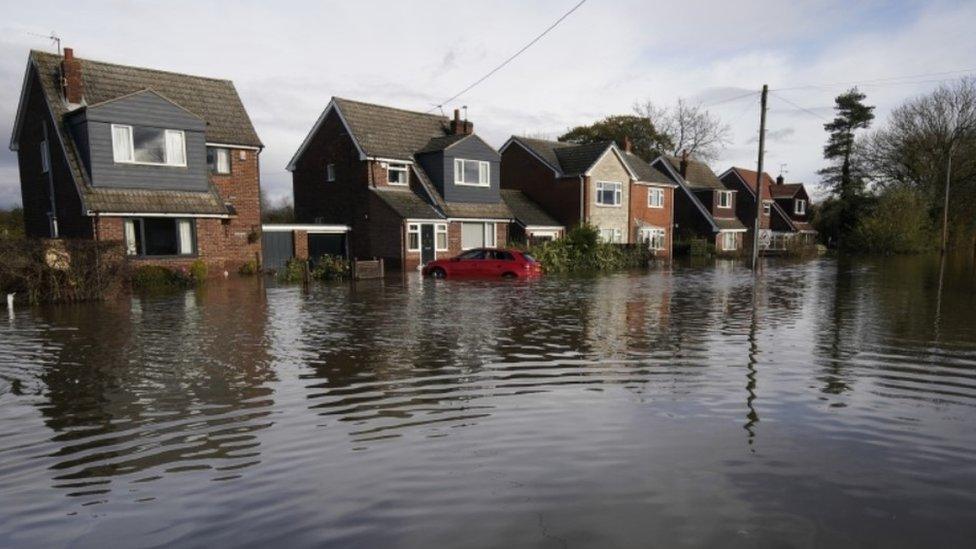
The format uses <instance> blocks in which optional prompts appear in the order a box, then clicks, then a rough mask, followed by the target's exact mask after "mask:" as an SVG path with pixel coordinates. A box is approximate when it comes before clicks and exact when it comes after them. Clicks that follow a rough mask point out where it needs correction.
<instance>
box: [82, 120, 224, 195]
mask: <svg viewBox="0 0 976 549" xmlns="http://www.w3.org/2000/svg"><path fill="white" fill-rule="evenodd" d="M174 129H178V128H174ZM184 135H185V139H186V167H176V166H147V165H143V164H117V163H116V162H115V157H114V155H113V153H112V125H111V124H109V123H106V122H89V123H88V137H89V142H90V144H91V149H90V150H91V152H90V158H91V177H92V185H93V186H95V187H116V188H126V189H160V190H179V191H206V190H208V189H209V188H210V183H209V175H208V173H207V145H206V140H205V139H204V135H203V132H199V131H186V130H184Z"/></svg>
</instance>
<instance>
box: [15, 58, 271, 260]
mask: <svg viewBox="0 0 976 549" xmlns="http://www.w3.org/2000/svg"><path fill="white" fill-rule="evenodd" d="M10 148H11V149H12V150H14V151H17V158H18V164H19V167H20V183H21V194H22V197H23V205H24V217H25V225H26V231H27V234H28V235H29V236H32V237H44V238H59V237H60V238H83V239H94V240H102V241H122V242H124V244H125V250H126V253H127V254H128V255H129V256H130V257H131V258H132V259H133V260H134V261H139V262H142V263H150V262H151V263H154V264H161V265H166V266H171V267H179V266H184V267H185V266H187V265H189V263H191V262H192V261H194V260H196V259H198V258H199V259H203V260H204V261H206V263H207V264H208V265H209V266H210V267H215V268H217V269H236V268H237V267H239V266H240V265H242V264H243V263H245V262H248V261H252V260H256V259H260V254H261V241H260V231H261V212H260V181H259V175H258V154H259V153H260V151H261V148H262V145H261V141H260V139H258V136H257V134H256V133H255V131H254V126H253V125H252V124H251V120H250V118H248V115H247V111H245V109H244V106H243V104H242V103H241V99H240V97H239V96H238V95H237V90H235V89H234V84H233V83H232V82H230V81H228V80H217V79H213V78H206V77H201V76H188V75H184V74H177V73H172V72H163V71H157V70H151V69H145V68H139V67H129V66H122V65H114V64H110V63H103V62H99V61H91V60H87V59H81V58H78V57H75V56H74V52H73V51H72V50H71V49H70V48H65V50H64V56H63V57H62V56H60V55H53V54H50V53H43V52H38V51H32V52H31V53H30V56H29V58H28V62H27V71H26V74H25V76H24V83H23V86H22V88H21V96H20V104H19V106H18V108H17V117H16V120H15V123H14V130H13V136H12V138H11V141H10Z"/></svg>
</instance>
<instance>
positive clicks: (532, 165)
mask: <svg viewBox="0 0 976 549" xmlns="http://www.w3.org/2000/svg"><path fill="white" fill-rule="evenodd" d="M501 153H502V188H503V189H512V190H518V191H521V192H522V193H523V194H524V195H525V196H526V197H528V199H529V200H531V201H533V202H534V203H536V204H538V205H539V206H540V207H541V208H542V209H543V210H544V211H546V212H547V213H548V214H549V215H551V216H552V217H553V218H554V219H555V220H556V221H558V222H559V224H561V225H562V226H564V227H566V228H572V227H576V226H578V225H580V224H583V223H587V224H590V225H593V226H594V227H596V228H597V229H598V230H599V231H600V236H601V237H602V238H603V239H604V240H605V241H608V242H617V243H622V244H627V243H638V242H646V243H647V244H648V245H649V246H653V247H654V248H655V250H656V252H657V254H658V255H660V256H662V257H670V254H671V227H672V218H671V216H672V202H673V200H672V197H673V189H674V188H675V184H674V183H672V182H671V181H670V180H668V179H667V178H666V177H664V175H663V174H661V173H660V171H659V170H657V169H655V168H652V167H651V166H650V165H648V164H647V163H646V162H644V161H643V160H641V159H640V158H638V157H637V156H635V155H634V154H632V153H631V152H630V151H627V150H621V149H620V148H618V147H617V145H616V144H614V142H613V141H602V142H597V143H587V144H575V143H563V142H559V141H546V140H542V139H532V138H527V137H519V136H513V137H511V138H510V139H509V140H508V141H507V142H506V143H505V145H504V146H502V148H501ZM635 200H636V201H638V202H639V203H635Z"/></svg>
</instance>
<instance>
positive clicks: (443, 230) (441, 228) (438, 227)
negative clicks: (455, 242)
mask: <svg viewBox="0 0 976 549" xmlns="http://www.w3.org/2000/svg"><path fill="white" fill-rule="evenodd" d="M440 235H444V246H443V247H442V246H440V243H439V242H438V238H437V237H439V236H440ZM450 246H451V241H450V240H449V238H448V235H447V224H446V223H436V224H434V251H437V252H446V251H447V250H448V248H450Z"/></svg>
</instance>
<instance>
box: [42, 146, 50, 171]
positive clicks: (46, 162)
mask: <svg viewBox="0 0 976 549" xmlns="http://www.w3.org/2000/svg"><path fill="white" fill-rule="evenodd" d="M40 146H41V173H47V172H49V171H51V153H50V151H49V150H48V146H47V139H42V140H41V145H40Z"/></svg>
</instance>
